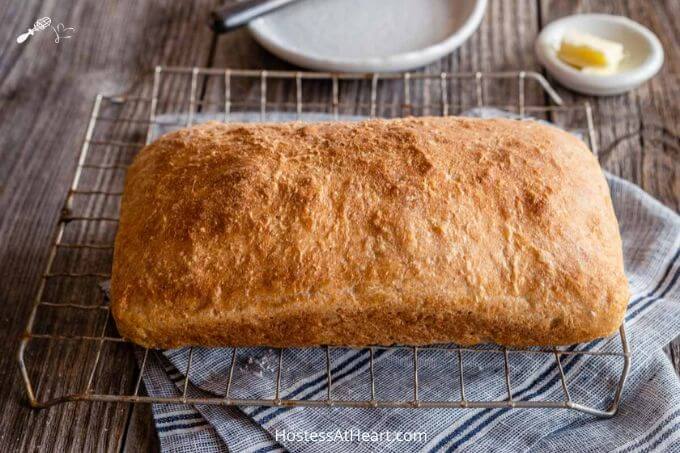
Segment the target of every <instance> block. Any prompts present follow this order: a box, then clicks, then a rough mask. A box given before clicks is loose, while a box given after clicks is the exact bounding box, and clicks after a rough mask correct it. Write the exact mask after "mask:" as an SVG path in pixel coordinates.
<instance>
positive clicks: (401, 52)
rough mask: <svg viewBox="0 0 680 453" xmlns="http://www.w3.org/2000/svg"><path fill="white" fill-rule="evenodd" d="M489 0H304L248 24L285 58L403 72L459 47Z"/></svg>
mask: <svg viewBox="0 0 680 453" xmlns="http://www.w3.org/2000/svg"><path fill="white" fill-rule="evenodd" d="M485 9H486V0H370V1H366V0H300V1H298V2H295V3H293V4H292V5H290V6H288V7H285V8H283V9H281V10H279V11H276V12H274V13H272V14H269V15H266V16H264V17H261V18H259V19H257V20H255V21H253V22H251V23H250V24H249V25H248V28H249V29H250V32H251V33H252V35H253V36H254V38H255V39H256V40H257V41H258V42H259V43H260V44H261V45H262V46H263V47H265V48H266V49H267V50H269V51H270V52H272V53H273V54H275V55H277V56H278V57H280V58H283V59H284V60H288V61H290V62H291V63H294V64H296V65H299V66H303V67H306V68H311V69H315V70H326V71H340V72H382V71H402V70H406V69H411V68H415V67H419V66H424V65H426V64H428V63H431V62H432V61H435V60H437V59H439V58H441V57H442V56H444V55H446V54H447V53H450V52H451V51H453V50H454V49H455V48H457V47H458V46H460V45H461V44H462V43H463V42H464V41H465V40H466V39H467V38H469V37H470V35H471V34H472V33H473V32H474V31H475V29H476V28H477V27H478V26H479V23H480V22H481V20H482V17H483V16H484V10H485Z"/></svg>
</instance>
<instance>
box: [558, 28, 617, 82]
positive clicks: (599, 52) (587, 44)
mask: <svg viewBox="0 0 680 453" xmlns="http://www.w3.org/2000/svg"><path fill="white" fill-rule="evenodd" d="M557 57H558V58H559V59H560V60H562V61H564V62H565V63H568V64H570V65H572V66H575V67H577V68H579V69H582V70H585V72H590V73H594V74H611V73H614V72H616V68H617V67H618V65H619V63H620V62H621V60H622V59H623V45H622V44H620V43H618V42H614V41H609V40H607V39H603V38H599V37H597V36H594V35H591V34H588V33H582V32H578V31H569V32H567V33H565V34H564V36H563V37H562V41H561V42H560V46H559V49H558V50H557Z"/></svg>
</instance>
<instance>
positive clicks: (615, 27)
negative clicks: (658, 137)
mask: <svg viewBox="0 0 680 453" xmlns="http://www.w3.org/2000/svg"><path fill="white" fill-rule="evenodd" d="M567 30H577V31H581V32H586V33H590V34H592V35H595V36H599V37H601V38H605V39H609V40H612V41H618V42H620V43H621V44H623V48H624V53H625V56H624V58H623V61H622V62H621V64H620V66H619V67H620V71H619V72H617V73H615V74H612V75H597V74H587V73H583V72H581V71H579V70H578V69H576V68H574V67H572V66H570V65H568V64H566V63H564V62H563V61H562V60H560V59H559V58H557V54H556V48H557V47H558V46H559V43H560V41H561V40H562V36H563V35H564V33H565V32H566V31H567ZM535 50H536V56H537V57H538V60H539V61H540V62H541V64H542V65H543V66H545V68H546V69H547V70H548V72H550V74H552V75H553V76H554V77H555V78H556V79H557V80H559V81H560V83H562V84H563V85H564V86H566V87H568V88H571V89H572V90H574V91H578V92H580V93H586V94H593V95H599V96H604V95H612V94H619V93H624V92H626V91H628V90H631V89H633V88H635V87H637V86H638V85H640V84H641V83H643V82H645V81H646V80H647V79H649V78H650V77H652V76H653V75H654V74H656V73H657V72H658V71H659V69H660V68H661V66H662V65H663V59H664V58H663V48H662V47H661V43H660V42H659V39H658V38H657V37H656V35H654V33H652V32H651V31H650V30H649V29H647V28H645V27H643V26H642V25H640V24H638V23H637V22H634V21H632V20H630V19H628V18H626V17H622V16H612V15H609V14H577V15H574V16H568V17H564V18H562V19H559V20H556V21H555V22H551V23H550V24H548V26H547V27H545V28H544V29H543V30H542V31H541V33H540V34H539V35H538V38H537V39H536V45H535Z"/></svg>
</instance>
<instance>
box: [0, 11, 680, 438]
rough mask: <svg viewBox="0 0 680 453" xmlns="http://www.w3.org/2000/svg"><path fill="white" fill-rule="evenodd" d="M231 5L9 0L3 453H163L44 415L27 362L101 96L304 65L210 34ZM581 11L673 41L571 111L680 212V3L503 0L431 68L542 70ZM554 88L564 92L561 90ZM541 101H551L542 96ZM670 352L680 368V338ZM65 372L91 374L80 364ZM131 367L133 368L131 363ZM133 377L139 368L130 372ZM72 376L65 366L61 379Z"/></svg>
mask: <svg viewBox="0 0 680 453" xmlns="http://www.w3.org/2000/svg"><path fill="white" fill-rule="evenodd" d="M219 3H220V0H195V1H193V2H179V1H175V0H158V1H136V0H119V1H116V2H94V1H91V2H86V1H80V2H72V1H67V0H54V1H40V0H25V1H19V0H15V1H13V0H2V1H0V18H1V20H2V23H3V24H4V26H3V27H2V28H0V37H1V38H2V39H0V43H1V44H0V46H1V48H2V51H1V52H0V106H1V108H0V153H1V155H0V269H1V274H0V275H2V279H0V344H1V345H2V346H1V348H2V353H0V369H1V370H3V372H2V373H0V389H2V393H1V394H0V408H2V412H1V415H0V445H1V446H2V447H0V448H2V450H3V451H26V450H30V451H33V450H46V451H71V450H76V451H82V450H87V451H91V450H94V449H97V450H107V451H108V450H111V451H117V450H121V451H123V450H124V451H149V450H154V449H157V448H158V440H157V438H156V436H155V432H154V429H153V425H152V420H151V412H150V408H149V407H148V406H145V405H137V406H131V405H125V404H104V403H96V404H89V403H78V404H73V403H72V404H65V405H60V406H56V407H52V408H50V409H46V410H41V411H38V410H31V409H29V408H28V407H27V406H26V404H25V402H24V398H25V395H24V388H23V384H22V382H21V379H20V375H19V370H18V368H17V364H16V359H15V352H16V350H17V346H18V340H19V338H20V336H21V333H22V329H23V328H24V325H25V323H26V319H27V316H28V314H29V311H30V306H31V303H32V299H33V297H34V296H35V293H36V290H37V285H38V282H39V278H40V275H41V272H42V271H43V268H44V266H45V262H46V259H47V256H48V245H49V243H50V240H51V235H52V232H53V230H54V227H55V225H56V222H57V218H58V216H59V212H60V209H61V207H62V204H63V201H64V199H65V197H66V193H67V190H68V186H69V183H70V181H71V178H72V176H73V172H74V169H75V166H76V155H77V153H78V151H79V149H80V145H81V141H82V138H83V133H84V130H85V127H86V122H87V118H88V116H89V113H90V108H91V106H92V100H93V98H94V96H95V94H96V93H98V92H102V93H105V94H118V93H122V92H126V91H129V90H132V89H134V88H135V87H138V86H139V85H140V84H143V83H148V81H149V77H150V76H151V71H152V68H153V67H154V65H157V64H162V65H178V66H202V67H219V68H224V67H231V68H253V69H259V68H266V69H281V68H290V67H291V66H290V65H288V64H287V63H285V62H283V61H281V60H279V59H277V58H275V57H273V56H272V55H270V54H268V53H267V52H266V51H264V50H263V49H262V48H260V47H259V46H258V45H257V44H256V43H255V42H254V41H253V40H252V39H251V38H250V36H249V35H248V33H247V32H246V31H245V30H239V31H237V32H234V33H232V34H229V35H223V36H217V35H215V34H213V33H212V32H211V31H210V30H209V29H208V27H207V26H206V22H207V21H206V18H207V15H208V12H209V11H210V10H211V9H212V8H214V7H215V6H217V5H218V4H219ZM580 12H604V13H614V14H622V15H625V16H628V17H630V18H631V19H633V20H636V21H638V22H640V23H642V24H644V25H646V26H647V27H649V28H650V29H651V30H653V31H654V32H655V33H656V34H657V35H658V36H659V38H660V40H661V42H662V44H663V47H664V49H665V51H666V62H665V64H664V67H663V69H662V72H661V73H660V74H659V75H657V76H656V77H655V78H654V79H653V80H652V81H650V82H648V83H646V84H645V85H643V86H642V87H640V88H638V89H636V90H634V91H632V92H630V93H628V94H625V95H621V96H615V97H608V98H587V97H583V96H579V95H576V94H574V93H572V92H569V91H568V90H565V89H562V88H560V89H559V92H560V94H561V95H562V96H563V97H564V98H565V99H566V100H567V101H568V102H577V101H583V100H586V99H587V100H589V101H590V102H591V103H592V104H593V106H594V117H595V122H596V125H595V126H596V132H597V135H598V139H599V143H600V148H601V161H602V163H603V165H604V167H605V168H606V169H607V170H609V171H610V172H612V173H614V174H617V175H620V176H622V177H623V178H626V179H628V180H630V181H633V182H635V183H636V184H638V185H640V186H641V187H642V188H643V189H644V190H646V191H647V192H649V193H651V194H652V195H654V196H655V197H657V198H658V199H659V200H661V201H662V202H663V203H665V204H666V205H667V206H669V207H671V208H672V209H674V210H676V211H677V210H678V208H679V206H680V158H679V155H680V143H679V142H678V133H679V132H680V123H679V122H678V118H679V117H680V84H679V83H678V82H679V76H680V51H679V50H678V49H679V48H680V42H679V41H680V29H679V27H680V4H678V2H677V0H668V1H665V2H664V1H647V0H627V1H626V0H613V1H604V0H603V1H570V0H536V1H533V0H532V1H529V0H526V1H519V0H492V1H491V2H490V4H489V7H488V10H487V12H486V16H485V18H484V20H483V22H482V25H481V27H480V28H479V30H478V31H477V32H476V33H475V34H474V35H473V36H472V38H471V39H470V40H468V41H467V42H466V43H465V44H464V45H463V46H462V47H461V48H460V49H458V50H457V51H455V52H454V53H453V54H451V55H449V56H447V57H445V58H442V59H441V60H440V61H438V62H436V63H434V64H432V65H430V66H429V67H427V68H426V70H427V71H430V72H441V71H449V72H460V71H495V70H536V71H541V68H540V67H539V66H538V64H537V62H536V58H535V57H534V54H533V50H532V48H533V42H534V39H535V37H536V35H537V33H538V31H539V30H540V29H541V28H542V27H543V25H544V24H546V23H548V22H550V21H551V20H553V19H556V18H559V17H562V16H565V15H569V14H574V13H580ZM43 16H49V17H51V18H52V19H53V21H55V22H63V23H64V24H65V25H67V26H73V27H76V29H77V30H76V33H75V35H74V37H73V38H72V39H70V40H65V41H62V42H61V43H59V44H55V43H54V42H53V39H51V38H49V37H47V36H40V35H36V36H35V37H33V38H31V39H30V40H29V41H28V42H27V43H25V44H23V45H17V44H16V41H15V39H16V36H18V35H19V34H21V33H22V32H24V31H26V29H27V28H28V27H29V26H31V24H33V22H34V21H35V20H36V19H37V18H39V17H43ZM554 85H555V86H557V84H556V82H554ZM538 102H544V103H545V102H547V99H544V98H543V99H539V100H538ZM667 352H668V354H669V357H670V358H671V360H673V362H674V364H675V367H676V369H677V370H680V339H676V341H675V342H674V343H673V344H672V345H669V347H668V348H667ZM73 360H74V362H72V363H68V364H67V365H65V366H70V367H77V366H78V359H77V358H74V359H73ZM130 360H131V359H130ZM132 371H133V370H132V369H130V372H132ZM54 372H58V370H56V371H54Z"/></svg>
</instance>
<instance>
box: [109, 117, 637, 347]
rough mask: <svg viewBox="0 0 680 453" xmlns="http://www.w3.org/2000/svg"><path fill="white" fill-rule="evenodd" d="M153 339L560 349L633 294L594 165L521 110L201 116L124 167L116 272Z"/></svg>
mask: <svg viewBox="0 0 680 453" xmlns="http://www.w3.org/2000/svg"><path fill="white" fill-rule="evenodd" d="M111 296H112V311H113V316H114V318H115V320H116V324H117V326H118V330H119V331H120V334H121V335H122V336H123V337H125V338H128V339H130V340H132V341H133V342H135V343H138V344H140V345H143V346H147V347H154V348H172V347H179V346H185V345H206V346H255V345H267V346H274V347H279V346H291V347H293V346H310V345H346V346H363V345H371V344H376V345H377V344H380V345H390V344H413V345H423V344H432V343H448V342H454V343H459V344H465V345H469V344H475V343H480V342H495V343H499V344H503V345H513V346H527V345H557V344H569V343H576V342H582V341H585V340H591V339H594V338H596V337H601V336H605V335H608V334H611V333H612V332H614V331H616V329H617V328H618V327H619V325H620V324H621V322H622V318H623V315H624V312H625V310H626V305H627V302H628V298H629V289H628V284H627V280H626V277H625V275H624V270H623V258H622V250H621V238H620V236H619V231H618V225H617V221H616V218H615V216H614V211H613V208H612V203H611V199H610V195H609V190H608V187H607V183H606V180H605V178H604V176H603V174H602V171H601V169H600V167H599V165H598V163H597V160H596V159H595V157H594V156H593V155H592V154H591V152H590V151H589V150H588V148H587V146H586V145H585V144H584V143H582V142H581V141H580V140H578V139H577V138H576V137H574V136H572V135H570V134H568V133H566V132H564V131H561V130H559V129H557V128H553V127H550V126H545V125H542V124H540V123H537V122H533V121H516V120H502V119H494V120H481V119H469V118H405V119H395V120H370V121H364V122H347V123H341V122H327V123H317V124H304V123H285V124H221V123H215V122H211V123H206V124H202V125H199V126H195V127H192V128H188V129H183V130H179V131H176V132H172V133H170V134H167V135H165V136H163V137H162V138H160V139H159V140H158V141H156V142H155V143H152V144H151V145H149V146H147V147H146V148H144V149H143V150H142V151H141V152H140V153H139V155H138V156H137V157H136V159H135V160H134V162H133V163H132V165H131V166H130V168H129V170H128V173H127V180H126V184H125V192H124V195H123V199H122V207H121V218H120V226H119V230H118V235H117V237H116V244H115V253H114V263H113V277H112V283H111Z"/></svg>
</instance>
